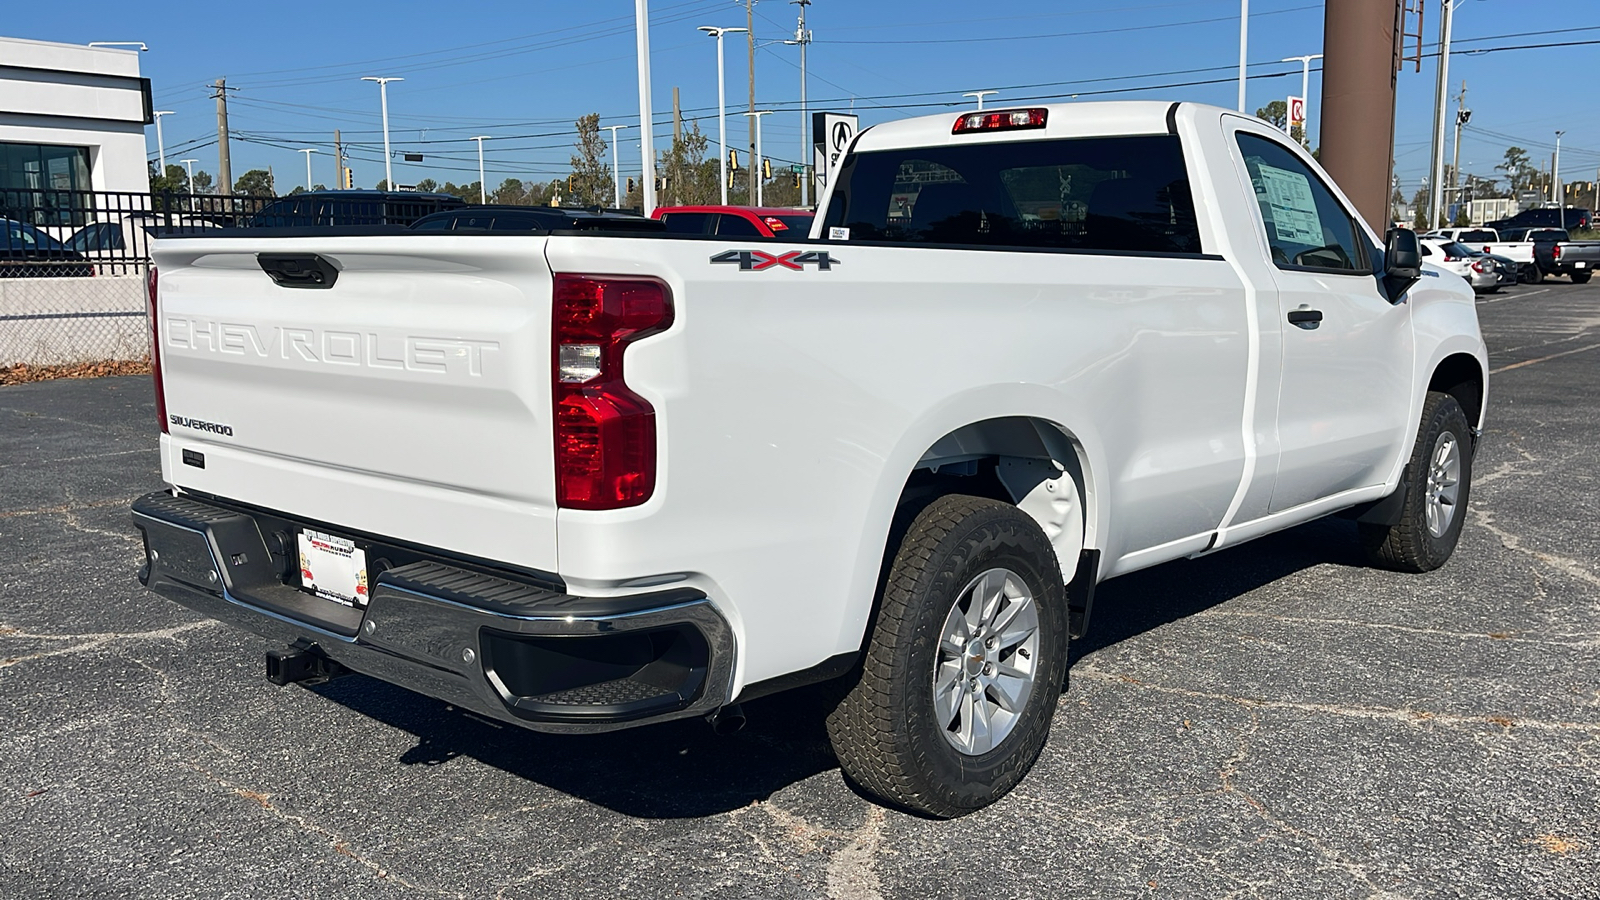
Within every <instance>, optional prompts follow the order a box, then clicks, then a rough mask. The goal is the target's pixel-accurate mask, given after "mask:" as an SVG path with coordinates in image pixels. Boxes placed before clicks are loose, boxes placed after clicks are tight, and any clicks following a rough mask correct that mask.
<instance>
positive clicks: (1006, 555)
mask: <svg viewBox="0 0 1600 900" xmlns="http://www.w3.org/2000/svg"><path fill="white" fill-rule="evenodd" d="M1067 619H1068V614H1067V600H1066V589H1065V586H1064V585H1063V583H1062V578H1061V565H1060V562H1059V561H1058V560H1057V558H1056V554H1055V551H1054V549H1053V548H1052V547H1051V545H1050V541H1049V539H1048V538H1046V537H1045V534H1044V532H1043V530H1041V529H1040V527H1039V525H1038V523H1037V522H1035V521H1034V520H1033V519H1032V518H1030V517H1029V516H1028V515H1027V514H1026V513H1023V512H1022V511H1021V510H1019V509H1017V508H1016V507H1014V506H1011V505H1009V504H1006V503H1001V502H999V501H996V500H988V499H984V498H979V497H968V496H963V495H949V496H945V497H941V498H939V499H938V500H935V501H934V502H933V503H932V504H930V505H929V506H928V507H927V508H926V509H924V510H923V511H922V512H921V513H920V514H919V515H917V517H916V518H915V519H914V520H913V521H912V523H911V527H910V528H909V529H908V530H907V532H906V535H905V538H904V539H903V540H902V541H901V543H900V547H899V549H898V551H897V552H896V553H895V556H894V560H893V562H892V563H891V564H890V569H889V573H888V578H887V580H886V581H885V584H884V588H883V598H882V603H881V604H880V609H879V612H878V616H877V620H876V622H875V625H874V628H873V632H872V638H871V641H870V642H869V643H868V645H867V648H866V652H865V654H864V658H863V664H862V667H861V669H860V671H859V673H858V675H857V677H856V681H855V683H854V685H853V686H852V687H851V688H850V691H849V693H848V694H847V695H846V696H845V698H844V699H843V700H842V701H841V702H840V703H839V705H838V706H837V707H836V708H835V709H834V710H833V712H832V713H831V714H830V715H829V717H828V723H827V724H828V736H829V738H830V739H831V741H832V743H833V749H834V753H835V754H836V755H837V756H838V758H839V764H840V766H841V768H843V770H844V772H845V774H846V775H847V776H848V777H849V778H850V779H851V780H852V781H854V782H855V783H856V784H857V785H859V786H860V787H861V788H862V789H863V790H865V791H866V792H867V793H870V794H872V795H874V796H876V797H878V798H879V799H881V800H883V801H885V802H887V803H889V804H891V805H894V806H898V807H901V808H904V809H907V810H911V811H913V812H918V813H922V814H925V815H930V816H936V817H940V818H951V817H955V816H961V815H965V814H967V813H969V812H972V811H974V810H977V809H981V808H982V807H984V806H987V805H988V804H990V803H993V802H994V801H995V800H998V799H999V798H1000V797H1002V796H1004V795H1005V794H1006V792H1007V791H1009V790H1011V788H1012V787H1014V786H1015V785H1016V784H1017V782H1019V781H1021V780H1022V777H1023V776H1024V775H1026V774H1027V773H1028V770H1029V768H1031V767H1032V766H1033V763H1034V760H1036V759H1037V758H1038V756H1039V752H1040V751H1041V750H1042V749H1043V748H1044V742H1045V738H1046V737H1047V736H1048V735H1049V731H1050V719H1051V717H1052V716H1053V715H1054V713H1055V706H1056V700H1057V698H1058V697H1059V696H1060V693H1061V683H1062V681H1063V678H1064V675H1065V668H1066V659H1067Z"/></svg>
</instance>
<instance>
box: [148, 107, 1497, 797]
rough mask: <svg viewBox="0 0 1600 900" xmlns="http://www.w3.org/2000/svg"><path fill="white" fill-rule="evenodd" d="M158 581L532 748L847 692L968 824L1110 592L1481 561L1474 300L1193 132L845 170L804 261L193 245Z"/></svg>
mask: <svg viewBox="0 0 1600 900" xmlns="http://www.w3.org/2000/svg"><path fill="white" fill-rule="evenodd" d="M154 257H155V262H156V266H157V269H158V271H159V275H157V274H155V273H152V275H151V278H150V282H151V291H150V304H151V320H152V322H153V323H154V325H155V336H154V337H155V339H154V347H155V365H154V370H155V380H156V392H157V399H158V405H159V409H160V425H161V430H162V435H161V441H160V444H161V466H162V478H163V480H164V481H166V482H167V485H168V487H167V488H166V489H165V490H162V491H160V492H157V493H153V494H150V495H148V496H146V497H144V498H142V499H140V500H139V501H138V502H137V503H136V504H135V505H134V507H133V516H134V522H135V524H136V525H137V526H138V528H139V529H140V530H141V532H142V533H143V536H144V541H145V548H146V555H147V560H146V564H145V566H144V567H143V568H142V569H141V571H140V580H141V581H142V582H143V583H144V584H146V585H147V586H148V587H149V588H150V589H152V590H153V591H156V592H158V593H159V594H161V595H164V596H166V597H168V598H170V599H172V600H175V601H177V602H179V603H182V604H185V605H187V606H189V607H192V608H194V609H196V610H199V611H200V612H202V613H204V614H206V615H209V616H213V617H215V618H218V619H222V620H225V621H228V622H231V623H234V624H236V625H238V626H241V627H243V628H246V629H249V630H252V631H254V632H257V633H259V634H261V635H265V636H267V637H268V638H270V639H272V640H273V641H275V642H277V645H278V646H279V647H280V648H281V649H277V650H274V651H272V652H270V653H269V654H268V660H267V670H268V675H269V677H270V678H271V679H272V680H273V681H275V682H277V683H280V684H284V683H292V682H301V683H310V682H314V681H317V680H321V679H326V678H328V677H332V676H335V675H339V674H342V673H344V672H346V671H347V670H353V671H356V672H361V673H365V674H368V675H371V676H375V677H377V678H381V679H385V680H388V681H391V682H394V683H396V684H400V685H404V686H406V687H408V688H411V689H412V690H415V691H419V692H421V693H424V694H428V695H431V696H433V697H437V698H441V699H443V700H445V701H448V702H449V703H451V704H454V705H455V706H457V707H460V708H462V709H465V710H471V711H475V712H477V713H480V714H482V715H485V716H489V717H493V718H495V719H499V720H503V721H505V722H509V723H514V724H516V725H520V726H525V727H527V728H530V729H534V730H539V731H595V730H605V729H613V728H621V727H628V726H635V725H642V724H645V723H650V722H658V721H661V720H665V719H673V718H681V717H688V716H703V717H707V718H710V719H712V720H713V722H714V723H722V724H731V723H733V722H735V721H736V720H738V719H739V718H740V717H741V716H742V713H741V712H740V711H739V704H740V703H741V701H744V700H748V699H750V698H753V697H758V696H762V695H764V694H769V693H772V692H775V691H779V690H783V689H786V688H791V687H795V686H798V685H802V684H806V683H812V682H819V681H824V680H837V682H838V684H839V686H840V688H841V691H840V694H839V696H841V698H842V699H840V700H839V702H838V704H837V706H836V707H835V708H833V710H832V712H831V713H830V714H829V716H828V723H827V725H828V730H829V734H830V735H831V737H832V740H833V743H834V746H835V749H836V751H837V755H838V758H839V760H840V762H841V764H842V766H843V769H844V771H845V772H846V773H847V774H848V775H849V776H850V777H851V778H852V779H853V780H854V781H855V782H856V783H858V784H859V785H861V786H862V787H864V788H865V789H866V790H868V791H870V792H872V793H873V794H875V795H876V796H878V797H880V798H882V799H883V800H885V801H886V802H889V803H892V804H896V805H899V806H902V807H907V808H911V809H914V810H918V811H920V812H923V813H926V814H931V815H936V816H954V815H960V814H963V813H966V812H969V811H971V810H974V809H977V808H979V807H982V806H983V805H985V804H987V803H990V802H991V801H993V800H995V799H996V798H997V797H999V796H1001V795H1002V794H1004V793H1005V792H1006V791H1007V790H1009V789H1010V788H1011V787H1012V786H1013V785H1014V784H1016V783H1017V781H1018V780H1019V779H1021V778H1022V777H1023V775H1024V774H1025V773H1026V772H1027V770H1028V769H1029V767H1030V766H1031V765H1032V763H1033V761H1034V760H1035V758H1036V757H1037V756H1038V754H1039V753H1040V750H1041V748H1042V746H1043V745H1044V741H1045V736H1046V733H1047V730H1048V728H1049V726H1050V722H1051V718H1052V714H1053V712H1054V710H1055V705H1056V700H1057V697H1058V695H1059V692H1060V691H1061V689H1062V686H1063V682H1064V680H1065V676H1066V671H1067V656H1068V639H1069V636H1075V635H1079V634H1082V633H1083V629H1084V628H1085V627H1086V625H1087V624H1088V620H1089V617H1090V612H1091V604H1092V600H1093V597H1094V589H1095V585H1096V584H1097V583H1098V582H1101V581H1104V580H1106V579H1108V578H1112V577H1114V576H1117V575H1121V574H1124V573H1127V572H1132V571H1134V570H1137V569H1142V568H1145V567H1147V566H1153V565H1156V564H1159V563H1162V562H1165V561H1167V560H1173V559H1178V558H1180V557H1186V556H1196V555H1200V554H1205V553H1214V552H1216V551H1218V550H1221V549H1223V548H1227V547H1231V546H1233V545H1235V544H1238V543H1241V542H1243V541H1247V540H1249V539H1251V538H1254V537H1257V536H1260V535H1263V534H1267V533H1269V532H1274V531H1278V530H1280V529H1284V528H1288V527H1290V526H1293V525H1296V524H1298V523H1301V522H1305V521H1307V520H1310V519H1315V518H1318V517H1320V516H1325V515H1328V514H1330V513H1335V512H1341V511H1342V512H1343V513H1344V514H1345V515H1347V516H1349V517H1351V518H1355V519H1357V520H1358V521H1359V522H1360V524H1359V526H1358V527H1357V528H1353V529H1352V540H1356V539H1357V532H1359V539H1360V540H1361V541H1363V542H1364V543H1365V545H1366V547H1367V549H1368V551H1369V552H1370V553H1371V555H1372V558H1373V559H1374V561H1375V562H1376V563H1377V564H1379V565H1383V566H1387V567H1391V568H1395V569H1400V570H1408V571H1424V570H1429V569H1433V568H1435V567H1437V566H1439V565H1441V564H1443V563H1444V562H1445V560H1446V559H1447V558H1448V557H1449V556H1450V554H1451V552H1452V551H1453V549H1454V547H1455V544H1456V540H1457V537H1458V535H1459V533H1460V530H1461V527H1462V520H1463V518H1464V516H1465V508H1466V503H1467V499H1468V489H1469V485H1470V481H1471V471H1472V458H1473V448H1474V444H1475V442H1476V440H1477V436H1478V434H1479V426H1480V424H1481V421H1482V418H1483V414H1484V405H1485V400H1486V389H1487V377H1486V372H1487V371H1488V366H1487V357H1486V353H1485V349H1484V344H1483V341H1482V339H1481V337H1480V335H1479V331H1478V323H1477V318H1476V313H1475V311H1474V307H1473V297H1472V293H1471V291H1470V290H1469V289H1468V288H1467V286H1466V284H1465V283H1463V282H1462V281H1461V279H1459V278H1454V277H1439V271H1438V270H1437V269H1433V268H1429V267H1426V266H1423V265H1422V263H1421V260H1420V257H1419V255H1418V251H1417V244H1416V238H1415V235H1413V234H1411V233H1410V232H1397V233H1391V234H1390V235H1389V236H1388V238H1387V241H1386V240H1385V238H1384V236H1381V235H1377V234H1375V233H1373V232H1372V231H1370V230H1369V229H1368V228H1367V227H1366V226H1365V225H1364V224H1363V223H1362V222H1361V220H1360V219H1359V218H1358V217H1357V216H1356V215H1355V213H1354V212H1353V211H1352V207H1351V205H1350V203H1349V201H1348V200H1347V199H1346V198H1345V197H1344V196H1343V195H1342V194H1340V192H1339V190H1338V189H1337V188H1336V187H1335V186H1334V185H1333V183H1332V182H1331V181H1330V180H1329V179H1328V177H1327V176H1326V175H1325V174H1324V173H1323V172H1322V170H1321V169H1320V168H1318V166H1317V164H1316V163H1315V162H1314V161H1313V160H1312V159H1311V158H1310V157H1309V156H1308V155H1306V154H1305V153H1304V152H1302V151H1301V149H1300V148H1299V147H1298V146H1296V145H1295V144H1294V142H1292V141H1288V140H1286V139H1285V138H1284V137H1283V135H1282V134H1281V133H1280V132H1278V131H1277V130H1275V129H1273V128H1272V127H1270V126H1269V125H1267V124H1265V123H1263V122H1261V121H1258V120H1256V119H1253V118H1249V117H1245V116H1240V115H1237V114H1234V113H1232V112H1229V111H1226V110H1222V109H1217V108H1212V107H1207V106H1201V105H1196V104H1189V103H1181V104H1177V103H1153V102H1133V103H1106V104H1071V105H1055V106H1042V107H1032V108H1026V109H1009V110H984V111H983V112H981V113H968V114H963V115H953V114H951V115H937V116H930V117H925V118H917V119H910V120H906V121H901V122H896V123H892V124H885V125H878V126H875V127H873V128H870V129H867V130H865V131H863V132H862V133H861V134H860V135H859V136H858V137H857V138H856V140H855V142H854V145H853V146H852V147H851V149H850V151H849V153H848V155H847V156H846V158H845V159H844V160H843V163H842V168H841V170H840V171H839V172H838V175H837V177H836V178H835V179H833V183H832V184H831V185H830V190H829V192H828V194H827V196H825V197H823V198H822V201H821V208H820V210H819V215H818V217H817V219H816V223H815V225H814V230H813V233H812V235H811V236H810V238H809V239H806V240H791V241H782V240H779V241H778V242H772V241H765V242H758V243H741V242H740V241H739V240H737V239H731V238H727V237H717V236H698V235H665V234H662V235H652V234H638V233H597V232H588V231H574V230H570V229H564V228H556V229H553V230H549V231H548V232H545V231H539V230H537V229H536V230H534V231H530V232H523V233H507V232H495V231H483V232H481V233H471V232H469V231H465V230H455V231H450V232H438V231H435V232H429V231H411V232H406V231H396V230H392V229H383V228H367V229H359V228H358V229H334V230H325V231H322V232H316V231H283V232H275V231H256V232H251V231H231V232H213V233H211V234H200V235H193V236H187V237H174V238H171V239H163V240H161V241H159V242H158V245H157V247H156V249H155V251H154Z"/></svg>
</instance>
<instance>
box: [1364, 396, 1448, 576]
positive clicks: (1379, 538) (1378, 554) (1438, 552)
mask: <svg viewBox="0 0 1600 900" xmlns="http://www.w3.org/2000/svg"><path fill="white" fill-rule="evenodd" d="M1445 435H1449V437H1450V439H1451V440H1454V441H1455V444H1456V447H1457V450H1458V453H1459V455H1460V475H1459V477H1458V479H1457V483H1458V485H1459V490H1458V492H1457V494H1456V498H1455V503H1454V504H1453V514H1452V515H1451V517H1450V521H1449V524H1448V525H1447V526H1446V527H1445V528H1444V529H1443V531H1442V533H1441V534H1434V533H1433V530H1432V529H1430V528H1429V526H1428V518H1427V503H1428V491H1429V470H1430V467H1431V465H1432V463H1433V457H1434V455H1435V453H1436V452H1437V451H1438V449H1439V447H1440V445H1441V441H1442V440H1443V438H1444V436H1445ZM1406 478H1407V481H1406V502H1405V507H1404V508H1403V509H1402V510H1401V512H1400V522H1399V524H1396V525H1372V524H1367V523H1362V524H1361V526H1360V531H1361V543H1362V546H1363V547H1364V549H1365V550H1366V551H1367V557H1368V558H1369V559H1370V560H1371V561H1372V563H1373V565H1376V566H1380V567H1382V568H1385V569H1394V570H1396V571H1400V572H1431V571H1433V570H1434V569H1437V568H1439V567H1440V566H1442V565H1444V564H1445V562H1446V561H1448V560H1449V559H1450V555H1451V554H1452V553H1454V552H1455V549H1456V542H1457V541H1459V540H1460V539H1461V526H1462V524H1463V523H1464V522H1465V521H1466V518H1467V503H1468V501H1469V500H1470V499H1471V492H1472V431H1471V428H1470V426H1469V425H1468V423H1467V416H1466V413H1464V412H1463V411H1462V410H1461V404H1460V403H1459V402H1457V401H1456V398H1454V397H1452V396H1450V395H1449V394H1444V393H1440V392H1438V391H1429V392H1428V399H1427V402H1426V403H1424V404H1423V407H1422V425H1421V427H1420V428H1418V429H1417V442H1416V444H1415V445H1414V446H1413V447H1412V450H1411V463H1410V465H1409V466H1407V468H1406Z"/></svg>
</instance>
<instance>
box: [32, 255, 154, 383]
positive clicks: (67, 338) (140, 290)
mask: <svg viewBox="0 0 1600 900" xmlns="http://www.w3.org/2000/svg"><path fill="white" fill-rule="evenodd" d="M127 268H128V270H129V271H128V274H119V275H104V276H93V277H87V278H83V277H79V278H73V277H64V278H0V367H5V366H13V365H28V366H60V365H73V364H77V363H87V362H105V361H116V360H137V359H143V358H144V357H146V356H148V355H149V353H150V326H149V323H148V321H147V316H146V313H145V303H146V301H145V274H144V272H145V270H144V268H143V267H137V268H136V267H133V266H129V267H127Z"/></svg>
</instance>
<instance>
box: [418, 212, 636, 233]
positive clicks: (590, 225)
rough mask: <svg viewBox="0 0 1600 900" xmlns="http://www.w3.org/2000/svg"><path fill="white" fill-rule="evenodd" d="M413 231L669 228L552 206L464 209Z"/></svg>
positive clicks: (429, 218)
mask: <svg viewBox="0 0 1600 900" xmlns="http://www.w3.org/2000/svg"><path fill="white" fill-rule="evenodd" d="M411 230H413V231H521V232H533V233H536V234H550V233H552V232H557V231H631V232H639V233H645V234H648V233H651V232H661V231H665V230H666V226H665V225H664V224H662V223H661V222H660V221H658V220H656V219H647V218H645V217H644V216H641V215H639V214H638V213H634V212H626V211H621V210H594V209H567V208H564V207H552V206H463V207H461V208H459V209H452V210H447V211H445V212H436V213H432V214H430V215H426V216H423V217H422V218H420V219H418V220H416V221H415V222H412V223H411Z"/></svg>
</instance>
